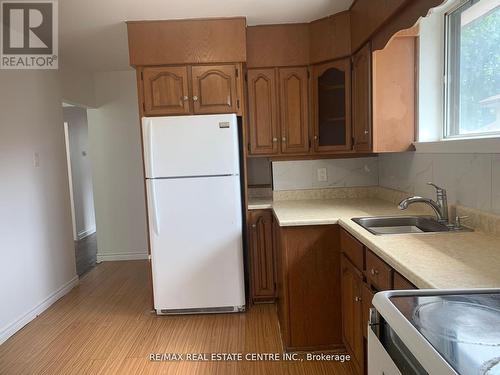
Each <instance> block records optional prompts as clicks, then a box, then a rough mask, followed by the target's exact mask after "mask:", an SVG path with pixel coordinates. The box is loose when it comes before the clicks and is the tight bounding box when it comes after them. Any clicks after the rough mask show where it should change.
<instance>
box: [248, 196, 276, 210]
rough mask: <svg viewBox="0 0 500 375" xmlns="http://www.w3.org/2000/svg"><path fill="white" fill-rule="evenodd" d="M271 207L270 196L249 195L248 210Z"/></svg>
mask: <svg viewBox="0 0 500 375" xmlns="http://www.w3.org/2000/svg"><path fill="white" fill-rule="evenodd" d="M272 207H273V198H272V197H249V198H248V209H249V210H267V209H269V208H272Z"/></svg>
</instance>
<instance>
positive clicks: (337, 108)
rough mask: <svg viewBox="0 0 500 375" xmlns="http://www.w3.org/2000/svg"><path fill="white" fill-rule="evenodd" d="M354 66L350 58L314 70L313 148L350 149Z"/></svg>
mask: <svg viewBox="0 0 500 375" xmlns="http://www.w3.org/2000/svg"><path fill="white" fill-rule="evenodd" d="M350 69H351V66H350V61H349V59H343V60H339V61H334V62H331V63H328V64H322V65H317V66H314V67H313V77H312V85H313V87H312V96H313V100H312V105H313V129H314V130H313V131H314V149H315V151H316V152H323V151H326V152H327V151H348V150H350V149H351V71H350Z"/></svg>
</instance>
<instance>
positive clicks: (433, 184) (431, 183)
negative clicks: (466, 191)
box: [427, 182, 446, 192]
mask: <svg viewBox="0 0 500 375" xmlns="http://www.w3.org/2000/svg"><path fill="white" fill-rule="evenodd" d="M427 185H430V186H434V187H435V188H436V190H437V191H438V192H443V191H446V189H444V188H442V187H440V186H437V185H436V184H435V183H434V182H428V183H427Z"/></svg>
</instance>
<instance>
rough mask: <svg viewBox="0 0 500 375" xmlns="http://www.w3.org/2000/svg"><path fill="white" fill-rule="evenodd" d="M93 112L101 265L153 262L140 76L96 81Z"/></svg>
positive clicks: (101, 76)
mask: <svg viewBox="0 0 500 375" xmlns="http://www.w3.org/2000/svg"><path fill="white" fill-rule="evenodd" d="M94 85H95V90H96V106H97V108H96V109H89V110H88V123H89V144H90V150H89V151H90V155H91V160H92V170H93V176H92V178H93V182H94V202H95V211H96V224H97V247H98V253H97V260H98V261H103V260H120V259H144V258H146V257H147V233H146V204H145V196H144V176H143V171H142V156H141V142H140V124H139V115H138V109H137V106H138V105H137V88H136V80H135V72H134V71H122V72H103V73H96V74H95V76H94Z"/></svg>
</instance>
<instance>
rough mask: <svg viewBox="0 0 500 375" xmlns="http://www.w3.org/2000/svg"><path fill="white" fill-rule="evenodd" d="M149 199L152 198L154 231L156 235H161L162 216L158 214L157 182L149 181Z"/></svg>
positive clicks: (151, 207)
mask: <svg viewBox="0 0 500 375" xmlns="http://www.w3.org/2000/svg"><path fill="white" fill-rule="evenodd" d="M149 197H150V202H149V203H150V209H151V211H152V212H151V215H152V216H153V230H154V231H155V233H156V235H157V236H159V235H160V217H159V216H160V214H159V213H158V207H156V187H155V181H149Z"/></svg>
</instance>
